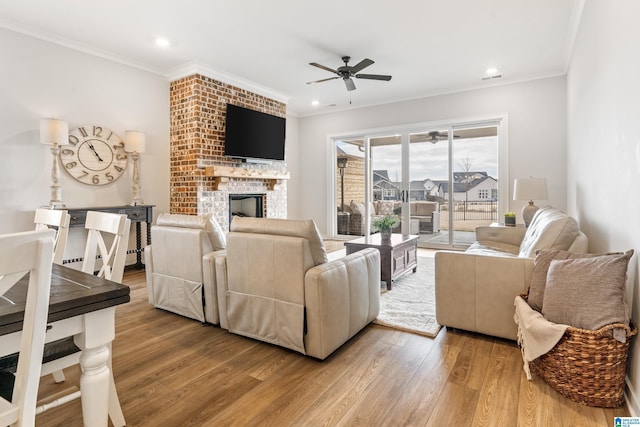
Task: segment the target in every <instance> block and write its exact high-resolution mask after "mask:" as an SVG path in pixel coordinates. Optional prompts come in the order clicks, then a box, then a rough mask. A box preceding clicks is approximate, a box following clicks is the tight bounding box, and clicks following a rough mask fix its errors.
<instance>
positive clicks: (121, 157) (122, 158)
mask: <svg viewBox="0 0 640 427" xmlns="http://www.w3.org/2000/svg"><path fill="white" fill-rule="evenodd" d="M126 159H127V155H126V154H120V153H118V154H116V160H126Z"/></svg>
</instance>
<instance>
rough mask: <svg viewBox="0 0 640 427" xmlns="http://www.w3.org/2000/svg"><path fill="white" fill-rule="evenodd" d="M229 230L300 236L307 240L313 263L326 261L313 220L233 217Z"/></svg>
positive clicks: (320, 238)
mask: <svg viewBox="0 0 640 427" xmlns="http://www.w3.org/2000/svg"><path fill="white" fill-rule="evenodd" d="M229 231H234V232H241V233H258V234H273V235H280V236H292V237H302V238H305V239H307V240H308V241H309V246H310V248H311V256H312V257H313V262H314V263H315V265H320V264H323V263H325V262H327V251H326V250H325V247H324V241H323V240H322V236H321V235H320V231H319V230H318V227H316V223H315V222H313V220H311V219H308V220H292V219H275V218H249V217H247V218H243V217H237V216H236V217H234V218H233V221H231V226H230V227H229Z"/></svg>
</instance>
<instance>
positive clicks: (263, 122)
mask: <svg viewBox="0 0 640 427" xmlns="http://www.w3.org/2000/svg"><path fill="white" fill-rule="evenodd" d="M284 140H285V119H284V118H282V117H277V116H273V115H271V114H266V113H261V112H259V111H255V110H250V109H248V108H243V107H238V106H237V105H232V104H227V120H226V131H225V142H224V154H225V156H231V157H241V158H249V159H250V158H253V159H269V160H284Z"/></svg>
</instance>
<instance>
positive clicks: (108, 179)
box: [104, 172, 115, 182]
mask: <svg viewBox="0 0 640 427" xmlns="http://www.w3.org/2000/svg"><path fill="white" fill-rule="evenodd" d="M104 176H106V177H107V181H109V182H111V181H113V180H114V179H115V178H114V176H113V175H111V172H107V173H105V174H104Z"/></svg>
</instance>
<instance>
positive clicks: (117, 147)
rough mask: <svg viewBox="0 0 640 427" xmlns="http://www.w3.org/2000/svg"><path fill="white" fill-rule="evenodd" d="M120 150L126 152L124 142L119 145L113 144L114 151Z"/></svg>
mask: <svg viewBox="0 0 640 427" xmlns="http://www.w3.org/2000/svg"><path fill="white" fill-rule="evenodd" d="M120 148H122V149H123V150H124V142H122V141H120V143H118V144H113V149H114V150H118V149H120Z"/></svg>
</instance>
